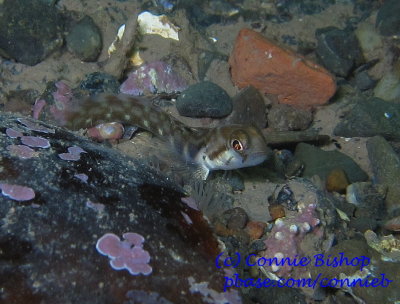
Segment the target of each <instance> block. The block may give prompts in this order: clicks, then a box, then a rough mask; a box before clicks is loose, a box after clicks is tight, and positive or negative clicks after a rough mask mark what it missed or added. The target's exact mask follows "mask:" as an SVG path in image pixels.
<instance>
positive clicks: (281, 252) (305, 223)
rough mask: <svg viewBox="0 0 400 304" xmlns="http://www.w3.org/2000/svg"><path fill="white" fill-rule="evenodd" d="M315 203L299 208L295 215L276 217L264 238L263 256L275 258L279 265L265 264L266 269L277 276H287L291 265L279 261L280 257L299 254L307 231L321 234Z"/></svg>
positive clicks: (293, 256)
mask: <svg viewBox="0 0 400 304" xmlns="http://www.w3.org/2000/svg"><path fill="white" fill-rule="evenodd" d="M315 208H316V205H315V204H309V205H307V206H303V208H300V211H299V213H298V214H297V215H296V216H295V217H292V218H291V217H287V218H284V219H277V220H276V221H275V226H274V227H273V228H272V230H271V232H270V234H269V235H268V237H267V238H266V239H265V241H264V243H265V245H266V247H267V249H266V251H265V255H264V257H263V258H267V259H271V258H276V259H277V260H278V261H279V264H281V265H271V266H269V265H266V266H264V267H265V268H266V269H267V270H268V271H272V272H274V273H276V274H277V275H278V276H287V275H289V274H290V272H291V271H292V266H289V265H288V263H281V262H282V259H285V258H290V259H291V260H293V259H294V258H296V257H298V256H301V255H302V252H301V250H300V248H301V242H302V241H303V239H304V237H305V235H306V234H307V233H315V234H317V235H319V234H322V230H321V231H320V229H319V228H320V227H318V225H319V223H320V220H319V219H318V218H317V217H316V212H315Z"/></svg>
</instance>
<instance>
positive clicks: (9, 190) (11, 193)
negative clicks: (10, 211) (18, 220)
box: [0, 184, 35, 202]
mask: <svg viewBox="0 0 400 304" xmlns="http://www.w3.org/2000/svg"><path fill="white" fill-rule="evenodd" d="M0 189H1V194H3V195H4V196H7V197H9V198H11V199H13V200H15V201H19V202H22V201H29V200H31V199H34V198H35V192H34V191H33V189H32V188H29V187H25V186H19V185H13V184H0Z"/></svg>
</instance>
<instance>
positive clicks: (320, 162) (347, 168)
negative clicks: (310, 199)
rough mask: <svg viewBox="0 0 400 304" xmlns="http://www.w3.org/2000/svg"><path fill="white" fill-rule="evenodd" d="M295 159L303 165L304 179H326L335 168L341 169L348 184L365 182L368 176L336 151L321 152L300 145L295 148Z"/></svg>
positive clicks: (305, 145) (314, 148)
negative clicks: (313, 177) (314, 176)
mask: <svg viewBox="0 0 400 304" xmlns="http://www.w3.org/2000/svg"><path fill="white" fill-rule="evenodd" d="M295 157H296V158H298V159H300V160H302V161H303V162H304V164H305V168H304V171H303V176H304V177H312V176H313V175H318V176H320V177H321V178H322V179H326V178H327V176H328V174H329V173H330V172H331V171H332V170H334V169H337V168H340V169H342V170H343V171H344V172H345V173H346V175H347V177H348V180H349V182H350V183H354V182H360V181H365V180H367V179H368V175H367V174H366V173H365V172H364V171H363V170H362V169H361V168H360V167H359V166H358V165H357V164H356V163H355V162H354V160H352V159H351V158H350V157H348V156H347V155H345V154H343V153H341V152H338V151H323V150H321V149H319V148H317V147H314V146H312V145H308V144H305V143H300V144H298V145H297V147H296V151H295Z"/></svg>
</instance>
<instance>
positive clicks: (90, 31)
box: [66, 16, 102, 61]
mask: <svg viewBox="0 0 400 304" xmlns="http://www.w3.org/2000/svg"><path fill="white" fill-rule="evenodd" d="M66 41H67V48H68V50H69V51H70V52H72V53H74V54H75V55H76V56H77V57H78V58H79V59H80V60H82V61H95V60H96V58H97V57H98V56H99V54H100V51H101V47H102V38H101V33H100V30H99V28H98V27H97V25H96V24H95V23H94V21H93V19H92V18H90V17H89V16H85V17H84V18H83V19H81V20H80V21H79V22H78V23H76V24H75V25H74V26H73V27H72V28H71V30H70V31H69V33H68V35H67V37H66Z"/></svg>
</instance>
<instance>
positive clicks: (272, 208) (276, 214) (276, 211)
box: [268, 204, 285, 220]
mask: <svg viewBox="0 0 400 304" xmlns="http://www.w3.org/2000/svg"><path fill="white" fill-rule="evenodd" d="M268 211H269V215H270V216H271V218H272V220H276V219H278V218H281V217H285V208H284V207H283V206H282V205H277V204H272V205H269V206H268Z"/></svg>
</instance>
